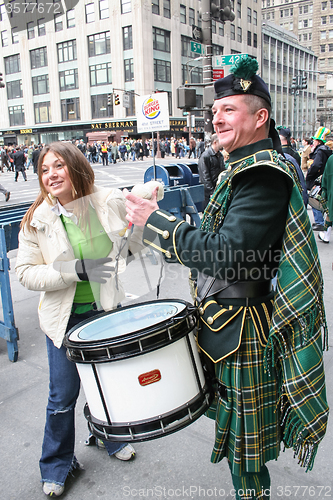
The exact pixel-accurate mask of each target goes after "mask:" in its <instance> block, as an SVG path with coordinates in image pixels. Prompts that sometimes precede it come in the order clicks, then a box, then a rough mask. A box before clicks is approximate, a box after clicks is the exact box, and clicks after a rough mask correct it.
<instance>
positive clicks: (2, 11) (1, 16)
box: [0, 3, 6, 21]
mask: <svg viewBox="0 0 333 500" xmlns="http://www.w3.org/2000/svg"><path fill="white" fill-rule="evenodd" d="M5 18H6V6H5V4H4V3H2V4H1V5H0V21H4V20H5Z"/></svg>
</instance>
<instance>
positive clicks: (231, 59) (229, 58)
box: [213, 54, 248, 68]
mask: <svg viewBox="0 0 333 500" xmlns="http://www.w3.org/2000/svg"><path fill="white" fill-rule="evenodd" d="M247 55H248V54H230V55H225V56H215V57H214V59H213V66H214V68H220V67H221V66H232V65H233V64H235V63H236V62H237V61H239V59H243V58H244V57H245V56H247Z"/></svg>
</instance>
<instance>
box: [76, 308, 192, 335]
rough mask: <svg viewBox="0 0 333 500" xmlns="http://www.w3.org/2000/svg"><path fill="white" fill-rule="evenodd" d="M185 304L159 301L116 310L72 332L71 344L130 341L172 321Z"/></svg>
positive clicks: (81, 324)
mask: <svg viewBox="0 0 333 500" xmlns="http://www.w3.org/2000/svg"><path fill="white" fill-rule="evenodd" d="M185 308H186V303H184V302H180V301H174V300H167V301H156V302H149V303H144V304H138V305H136V306H129V307H124V308H121V309H117V310H114V311H112V312H111V313H108V314H103V315H101V316H98V317H96V318H94V319H92V320H89V321H88V322H84V323H80V325H79V326H78V327H77V328H75V329H74V330H71V332H69V333H70V334H69V337H68V338H69V341H72V342H75V343H77V344H80V343H85V344H86V343H87V342H92V343H94V342H96V341H98V342H99V341H103V340H110V339H114V338H117V337H124V336H125V337H127V336H131V335H132V334H137V333H138V332H141V331H143V330H144V331H147V330H149V329H151V328H152V327H154V326H156V325H159V324H160V323H163V322H165V321H168V320H170V318H173V317H175V316H177V315H178V314H179V313H181V312H182V311H184V309H185Z"/></svg>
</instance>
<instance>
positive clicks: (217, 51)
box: [212, 45, 223, 56]
mask: <svg viewBox="0 0 333 500" xmlns="http://www.w3.org/2000/svg"><path fill="white" fill-rule="evenodd" d="M212 54H213V56H222V55H223V47H221V45H213V46H212Z"/></svg>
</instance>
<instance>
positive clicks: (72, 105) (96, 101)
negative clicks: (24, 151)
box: [8, 93, 171, 127]
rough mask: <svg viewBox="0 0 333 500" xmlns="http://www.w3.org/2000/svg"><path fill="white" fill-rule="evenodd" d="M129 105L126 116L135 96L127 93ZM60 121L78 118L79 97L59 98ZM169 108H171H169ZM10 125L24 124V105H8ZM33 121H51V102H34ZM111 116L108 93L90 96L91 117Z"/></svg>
mask: <svg viewBox="0 0 333 500" xmlns="http://www.w3.org/2000/svg"><path fill="white" fill-rule="evenodd" d="M129 96H130V97H129V107H128V108H126V116H133V115H135V97H134V94H133V93H132V94H129ZM60 106H61V121H63V122H66V121H71V120H80V119H81V116H80V98H79V97H73V98H71V99H61V100H60ZM170 109H171V108H170ZM8 114H9V122H10V126H11V127H13V126H19V125H25V115H24V105H18V106H9V107H8ZM34 116H35V123H36V124H40V123H51V122H52V116H51V103H50V102H49V101H47V102H38V103H35V104H34ZM111 117H113V99H111V102H110V94H100V95H94V96H91V119H92V120H94V119H98V118H111Z"/></svg>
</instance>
